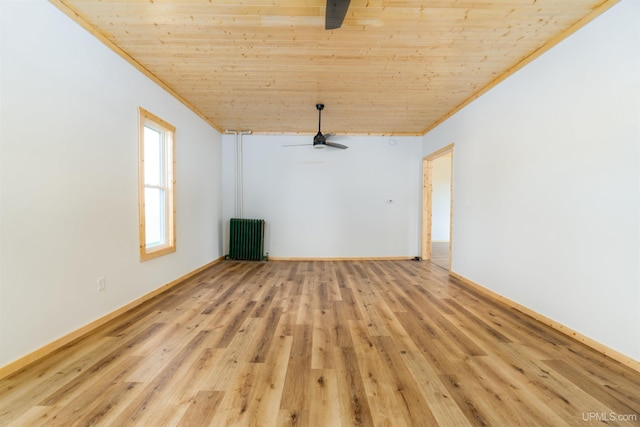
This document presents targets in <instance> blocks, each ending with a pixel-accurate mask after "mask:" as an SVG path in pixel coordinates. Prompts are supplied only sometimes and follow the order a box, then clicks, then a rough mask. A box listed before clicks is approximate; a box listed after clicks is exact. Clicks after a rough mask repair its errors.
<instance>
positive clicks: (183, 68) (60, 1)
mask: <svg viewBox="0 0 640 427" xmlns="http://www.w3.org/2000/svg"><path fill="white" fill-rule="evenodd" d="M51 1H52V3H54V4H56V5H57V6H58V7H60V8H61V9H62V10H64V11H65V12H66V13H68V14H69V15H71V16H72V17H74V18H75V19H76V20H77V21H79V22H80V23H81V24H82V25H83V26H85V28H87V29H89V30H90V31H91V32H92V33H94V34H95V35H97V36H98V37H99V38H101V39H102V40H103V41H105V42H106V43H107V44H110V45H111V44H112V47H113V48H114V49H115V50H116V51H118V50H121V52H119V53H121V54H122V55H123V56H125V57H126V58H127V59H128V60H129V61H131V62H133V63H137V64H136V65H137V66H138V67H139V68H142V69H144V70H145V72H146V73H147V74H149V75H150V76H153V78H154V79H156V80H157V81H159V82H161V83H162V84H163V85H164V86H165V87H167V88H169V89H170V90H171V91H172V92H173V93H174V94H176V95H177V96H178V97H179V98H180V99H181V100H182V101H183V102H184V103H185V104H187V105H188V106H189V107H191V108H192V109H193V110H194V111H196V112H197V113H198V114H200V115H201V116H202V117H204V118H206V120H207V121H208V122H209V123H211V124H212V125H213V126H215V127H216V128H217V129H218V130H223V129H250V130H253V131H254V132H255V133H277V134H289V133H305V134H306V133H315V132H316V130H317V112H316V110H315V104H316V103H318V102H323V103H324V104H326V108H325V110H324V112H323V126H322V127H323V129H322V130H323V132H325V131H326V132H334V133H343V134H375V135H391V134H394V135H422V134H424V133H425V131H427V130H428V129H430V128H432V127H433V126H434V125H435V124H437V123H439V122H440V121H442V120H443V119H444V118H446V117H448V116H449V115H450V114H452V113H453V112H455V111H457V110H458V109H460V107H461V106H464V105H466V104H467V103H468V102H470V101H471V100H473V99H475V98H476V97H477V96H478V95H479V94H481V93H484V92H485V91H486V90H487V89H488V88H490V87H492V86H493V85H494V84H495V83H496V82H499V81H501V80H502V79H504V78H505V77H506V76H508V75H509V74H510V73H511V72H513V70H515V69H518V68H519V67H520V66H521V65H522V64H524V63H526V62H528V61H529V60H530V59H532V58H534V57H536V56H537V55H539V54H540V53H541V52H543V51H544V50H546V49H547V48H548V47H550V46H552V45H554V44H555V43H557V42H558V41H559V40H561V39H562V38H564V37H565V36H566V35H568V34H570V33H571V32H573V31H574V30H575V29H577V28H579V27H580V26H582V25H584V24H585V23H586V22H588V21H589V20H591V19H592V18H593V17H595V16H597V15H598V14H599V13H601V12H602V11H604V10H605V9H607V8H608V7H609V6H611V5H612V4H613V3H615V1H611V0H351V6H350V7H349V11H348V12H347V16H346V18H345V21H344V24H343V26H342V28H340V29H337V30H331V31H327V30H325V29H324V13H325V4H326V2H325V0H209V1H208V0H182V1H180V0H173V1H168V0H167V1H165V0H51ZM113 45H115V46H113ZM523 101H524V100H523Z"/></svg>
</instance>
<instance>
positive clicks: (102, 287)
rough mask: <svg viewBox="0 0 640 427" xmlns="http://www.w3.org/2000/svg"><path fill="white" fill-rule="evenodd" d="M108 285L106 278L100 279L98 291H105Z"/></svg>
mask: <svg viewBox="0 0 640 427" xmlns="http://www.w3.org/2000/svg"><path fill="white" fill-rule="evenodd" d="M105 286H106V284H105V281H104V277H98V284H97V288H98V291H104V288H105Z"/></svg>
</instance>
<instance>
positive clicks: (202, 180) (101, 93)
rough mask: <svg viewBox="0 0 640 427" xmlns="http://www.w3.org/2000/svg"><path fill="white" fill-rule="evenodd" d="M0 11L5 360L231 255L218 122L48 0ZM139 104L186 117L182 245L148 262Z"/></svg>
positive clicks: (180, 160) (174, 120) (0, 333)
mask: <svg viewBox="0 0 640 427" xmlns="http://www.w3.org/2000/svg"><path fill="white" fill-rule="evenodd" d="M0 13H1V21H0V24H1V25H0V37H1V40H2V45H1V50H0V55H1V56H0V60H1V67H0V68H1V70H2V75H1V80H0V90H1V99H2V105H1V110H0V119H1V129H0V153H1V156H0V184H1V189H0V200H1V205H0V206H1V213H0V215H1V216H0V239H1V240H0V248H1V251H0V265H1V266H2V270H1V273H0V297H1V301H0V366H1V365H6V364H7V363H10V362H11V361H13V360H15V359H17V358H19V357H21V356H24V355H25V354H28V353H29V352H31V351H33V350H36V349H38V348H40V347H41V346H43V345H45V344H47V343H49V342H51V341H53V340H54V339H56V338H59V337H61V336H63V335H65V334H67V333H69V332H71V331H74V330H76V329H78V328H79V327H81V326H83V325H85V324H87V323H89V322H91V321H93V320H95V319H97V318H99V317H101V316H103V315H105V314H107V313H109V312H111V311H113V310H115V309H117V308H118V307H120V306H123V305H125V304H127V303H129V302H131V301H132V300H134V299H136V298H138V297H140V296H142V295H144V294H146V293H148V292H150V291H152V290H154V289H156V288H158V287H160V286H162V285H164V284H166V283H168V282H170V281H172V280H174V279H176V278H178V277H180V276H182V275H184V274H186V273H188V272H190V271H193V270H194V269H196V268H198V267H200V266H202V265H204V264H206V263H208V262H210V261H212V260H214V259H216V258H218V257H219V256H221V255H222V246H221V241H222V239H221V230H222V220H221V217H222V209H221V206H222V202H221V197H222V196H221V190H222V187H221V136H220V134H219V133H218V132H217V131H215V130H214V129H213V128H211V127H210V126H209V125H208V124H206V123H205V122H204V121H202V120H201V119H200V118H199V117H197V116H196V115H195V114H193V113H192V112H191V111H190V110H188V109H187V108H186V107H184V106H183V105H182V104H180V103H179V102H178V101H177V100H175V99H174V98H173V97H171V96H170V95H169V94H167V93H166V92H164V91H163V90H162V89H160V88H159V87H158V86H156V85H155V84H154V83H153V82H151V81H150V80H149V79H147V78H146V77H144V76H143V75H142V74H141V73H139V72H138V71H137V70H135V69H134V68H133V67H132V66H131V65H129V64H128V63H126V62H125V61H124V60H122V59H121V58H120V57H118V56H117V55H116V54H115V53H113V52H112V51H111V50H109V49H108V48H107V47H105V46H104V45H103V44H102V43H100V42H99V41H98V40H96V39H94V38H93V37H92V36H91V35H89V34H88V33H87V32H86V31H85V30H83V29H82V28H81V27H80V26H79V25H77V24H76V23H74V22H73V21H72V20H70V19H69V18H68V17H67V16H66V15H64V14H63V13H61V12H60V11H59V10H57V9H56V8H55V7H54V6H52V5H51V4H49V3H48V2H46V1H44V0H38V1H30V2H21V1H2V2H0ZM139 106H142V107H143V108H145V109H147V110H149V111H151V112H152V113H154V114H156V115H158V116H159V117H161V118H162V119H164V120H166V121H168V122H169V123H171V124H173V125H175V126H176V128H177V131H176V162H177V166H176V176H177V186H176V201H177V252H176V253H175V254H171V255H168V256H164V257H161V258H158V259H154V260H151V261H147V262H144V263H141V262H140V261H139V252H138V244H139V242H138V199H137V168H138V154H137V144H138V136H137V132H138V111H137V108H138V107H139ZM100 276H104V277H105V278H106V291H104V292H98V291H97V290H96V279H97V278H98V277H100Z"/></svg>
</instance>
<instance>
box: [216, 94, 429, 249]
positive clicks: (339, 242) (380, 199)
mask: <svg viewBox="0 0 640 427" xmlns="http://www.w3.org/2000/svg"><path fill="white" fill-rule="evenodd" d="M309 114H314V111H313V106H311V110H310V112H309ZM391 139H394V140H395V141H396V142H397V143H396V144H395V145H392V144H390V140H391ZM312 140H313V136H312V135H307V136H266V135H250V136H245V137H244V144H243V145H244V216H245V217H247V218H263V219H265V220H266V222H267V239H266V251H268V252H269V255H270V256H273V257H294V258H295V257H302V258H334V257H335V258H350V257H395V256H407V257H414V256H416V255H418V254H419V242H420V235H419V233H420V228H419V218H420V200H419V197H417V196H418V195H419V193H420V188H421V187H420V177H421V172H420V170H421V149H422V147H421V138H420V137H394V138H388V137H354V136H351V137H346V136H343V137H340V139H339V140H337V139H336V142H339V143H341V144H344V145H347V146H349V148H348V149H347V150H337V149H329V148H327V149H324V150H317V149H314V148H313V147H311V146H293V147H283V145H289V144H310V143H311V142H312ZM224 144H225V148H224V153H225V154H224V156H225V157H224V165H225V194H226V195H227V194H233V170H232V169H233V164H234V163H233V154H234V150H233V137H232V136H225V137H224ZM390 200H391V201H392V202H389V201H390ZM229 205H231V206H233V197H226V196H225V218H228V217H229V216H231V215H233V209H227V207H228V206H229Z"/></svg>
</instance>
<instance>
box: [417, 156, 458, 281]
mask: <svg viewBox="0 0 640 427" xmlns="http://www.w3.org/2000/svg"><path fill="white" fill-rule="evenodd" d="M453 147H454V144H450V145H447V146H446V147H444V148H441V149H440V150H438V151H436V152H434V153H432V154H429V155H428V156H426V157H425V158H424V159H423V163H422V166H423V167H422V173H423V178H422V259H424V260H427V261H431V262H432V263H434V264H436V265H438V266H440V267H442V268H445V269H447V270H449V271H451V254H452V244H451V241H452V235H453Z"/></svg>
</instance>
